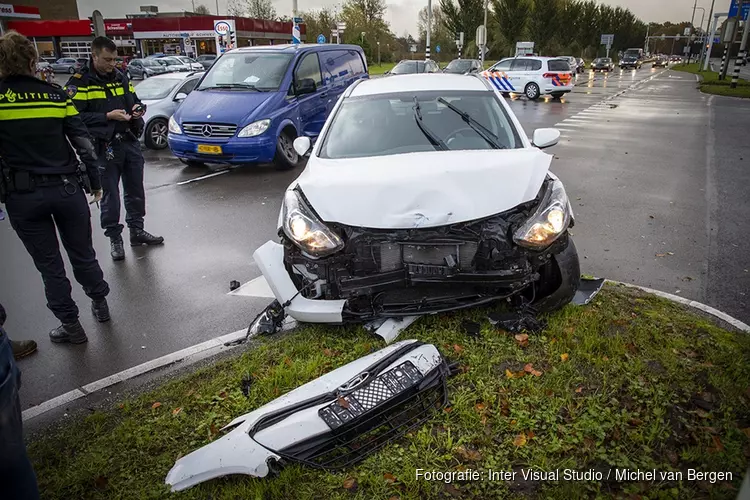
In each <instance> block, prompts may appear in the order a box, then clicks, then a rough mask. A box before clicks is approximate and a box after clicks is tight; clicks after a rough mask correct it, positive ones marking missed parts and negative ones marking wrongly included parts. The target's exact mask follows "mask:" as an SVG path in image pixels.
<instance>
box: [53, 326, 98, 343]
mask: <svg viewBox="0 0 750 500" xmlns="http://www.w3.org/2000/svg"><path fill="white" fill-rule="evenodd" d="M49 339H50V340H51V341H52V342H54V343H56V344H62V343H65V342H70V343H71V344H83V343H84V342H88V341H89V339H88V337H86V332H85V331H83V326H81V322H80V321H76V322H75V323H63V324H62V325H60V326H58V327H57V328H55V329H54V330H52V331H51V332H49Z"/></svg>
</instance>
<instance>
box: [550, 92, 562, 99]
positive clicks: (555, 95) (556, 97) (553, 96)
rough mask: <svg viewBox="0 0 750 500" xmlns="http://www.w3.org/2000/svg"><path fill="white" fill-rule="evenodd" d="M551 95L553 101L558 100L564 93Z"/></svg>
mask: <svg viewBox="0 0 750 500" xmlns="http://www.w3.org/2000/svg"><path fill="white" fill-rule="evenodd" d="M551 95H552V98H553V99H560V98H561V97H562V96H564V95H565V92H552V94H551Z"/></svg>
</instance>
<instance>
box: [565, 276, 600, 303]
mask: <svg viewBox="0 0 750 500" xmlns="http://www.w3.org/2000/svg"><path fill="white" fill-rule="evenodd" d="M603 286H604V279H602V278H594V277H591V278H584V277H581V283H580V284H579V285H578V290H576V294H575V295H574V296H573V304H575V305H577V306H584V305H586V304H588V303H589V302H591V300H592V299H593V298H594V297H595V296H596V294H597V293H599V291H600V290H601V289H602V287H603Z"/></svg>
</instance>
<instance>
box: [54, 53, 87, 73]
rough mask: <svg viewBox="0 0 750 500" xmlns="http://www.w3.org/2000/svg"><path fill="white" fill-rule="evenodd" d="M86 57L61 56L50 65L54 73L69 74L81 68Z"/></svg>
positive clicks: (85, 61) (84, 63)
mask: <svg viewBox="0 0 750 500" xmlns="http://www.w3.org/2000/svg"><path fill="white" fill-rule="evenodd" d="M87 62H88V59H76V58H74V57H61V58H60V59H58V60H57V61H55V62H54V63H53V64H52V65H51V66H52V69H53V70H54V71H55V73H70V74H71V75H72V74H74V73H76V72H78V71H79V70H80V69H81V68H83V67H84V66H85V65H86V63H87Z"/></svg>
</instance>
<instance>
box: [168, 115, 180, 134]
mask: <svg viewBox="0 0 750 500" xmlns="http://www.w3.org/2000/svg"><path fill="white" fill-rule="evenodd" d="M169 133H170V134H181V133H182V129H181V128H180V126H179V125H177V120H175V119H174V116H170V117H169Z"/></svg>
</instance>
